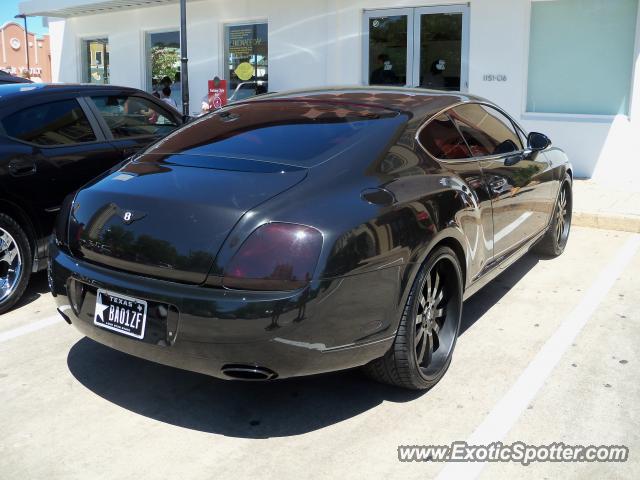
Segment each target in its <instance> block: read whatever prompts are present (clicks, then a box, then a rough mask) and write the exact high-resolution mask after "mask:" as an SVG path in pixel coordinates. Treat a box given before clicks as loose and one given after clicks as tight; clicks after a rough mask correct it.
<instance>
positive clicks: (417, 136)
mask: <svg viewBox="0 0 640 480" xmlns="http://www.w3.org/2000/svg"><path fill="white" fill-rule="evenodd" d="M462 105H481V106H484V107H489V108H493V109H495V110H496V111H498V112H500V113H501V114H502V115H504V116H505V117H506V118H507V119H508V120H510V121H511V124H512V127H513V130H514V131H515V133H516V136H518V138H520V133H522V136H523V137H524V138H525V139H526V138H527V137H528V134H527V131H526V130H525V129H524V128H522V126H521V125H520V124H519V123H518V122H516V121H515V120H514V119H513V117H512V116H511V115H509V114H508V113H507V112H506V111H505V110H504V109H502V108H500V107H498V106H497V105H494V104H492V103H490V102H486V101H482V100H472V101H462V102H456V103H454V104H452V105H449V106H447V107H446V108H443V109H442V110H439V111H438V112H436V113H435V114H433V115H430V116H429V118H428V119H427V120H425V121H424V122H423V123H422V125H421V126H420V127H418V129H417V130H416V134H415V136H414V139H415V141H416V143H417V144H418V145H419V146H420V148H421V149H422V151H424V152H426V153H427V155H429V157H431V158H433V159H434V160H436V161H438V162H443V163H469V162H477V161H480V160H491V159H499V158H504V157H508V156H511V155H514V154H517V153H519V152H525V151H527V148H528V146H527V145H526V144H523V150H517V151H515V152H509V153H501V154H497V155H484V156H480V157H473V156H472V157H469V158H462V159H457V160H448V159H444V158H438V157H435V156H434V155H433V154H431V152H429V150H427V148H426V147H425V146H424V145H423V144H422V142H421V141H420V134H421V133H422V131H423V130H424V129H425V128H427V127H428V126H429V124H430V123H431V122H432V121H433V120H435V119H436V118H438V117H439V116H440V115H442V114H445V113H446V114H447V115H448V112H449V111H450V110H453V109H454V108H457V107H460V106H462ZM454 125H455V122H454ZM456 128H457V126H456ZM458 134H459V135H460V136H461V137H462V139H463V140H464V141H465V143H466V142H467V141H466V139H465V138H464V135H462V132H460V130H458ZM467 148H469V145H468V144H467ZM469 150H470V151H471V148H469ZM471 153H472V152H471Z"/></svg>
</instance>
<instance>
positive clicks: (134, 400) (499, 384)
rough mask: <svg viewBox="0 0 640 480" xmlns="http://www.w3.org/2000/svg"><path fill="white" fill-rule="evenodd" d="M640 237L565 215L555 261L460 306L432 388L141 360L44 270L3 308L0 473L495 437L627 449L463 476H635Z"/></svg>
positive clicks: (211, 469)
mask: <svg viewBox="0 0 640 480" xmlns="http://www.w3.org/2000/svg"><path fill="white" fill-rule="evenodd" d="M637 244H638V242H637V237H636V236H634V235H632V234H628V233H623V232H611V231H604V230H589V229H581V228H575V229H574V230H573V232H572V238H571V239H570V241H569V245H568V247H567V250H566V252H565V254H564V255H563V256H562V257H560V258H559V259H555V260H545V259H540V258H538V257H536V256H534V255H527V256H526V257H525V258H523V259H522V260H521V261H519V262H518V263H517V264H515V265H514V266H513V267H512V268H510V269H509V270H507V271H506V272H505V273H504V274H503V275H502V276H501V277H499V278H498V279H497V280H496V281H495V282H493V283H492V284H491V285H490V286H488V287H487V288H485V289H484V290H482V291H481V292H480V293H478V294H477V295H476V296H474V297H473V298H472V299H470V300H469V301H468V302H467V303H466V304H465V311H464V318H463V323H464V324H463V333H462V335H461V337H460V339H459V342H458V346H457V348H456V353H455V355H454V359H453V363H452V366H451V368H450V370H449V372H448V374H447V375H446V377H445V378H444V379H443V381H442V382H441V383H440V384H438V385H437V386H436V387H435V388H434V389H432V390H431V391H429V392H426V393H417V392H407V391H403V390H398V389H394V388H392V387H387V386H384V385H378V384H376V383H372V382H370V381H369V380H367V379H366V378H363V377H362V376H361V375H360V374H359V373H358V372H357V371H350V372H343V373H336V374H328V375H321V376H316V377H311V378H302V379H293V380H287V381H279V382H273V383H268V384H248V383H232V382H223V381H219V380H215V379H211V378H208V377H206V376H202V375H197V374H192V373H189V372H183V371H180V370H176V369H172V368H168V367H163V366H159V365H155V364H152V363H148V362H145V361H142V360H138V359H136V358H133V357H129V356H127V355H124V354H121V353H119V352H116V351H113V350H110V349H108V348H106V347H103V346H101V345H99V344H97V343H95V342H92V341H90V340H88V339H85V338H82V337H81V336H80V335H79V334H78V333H76V331H75V330H74V329H73V328H72V327H70V326H68V325H67V324H65V323H64V322H63V321H62V320H61V319H60V320H59V321H57V322H55V323H51V321H50V320H49V319H50V318H52V316H53V315H54V313H55V309H54V307H53V300H52V299H51V297H50V296H49V295H48V294H47V293H46V279H45V278H44V276H43V275H42V276H37V277H35V282H34V284H33V285H32V286H31V288H30V291H29V293H28V296H27V298H26V300H25V301H24V302H23V304H22V306H21V307H20V308H18V309H16V310H14V311H12V312H10V313H8V314H5V315H4V316H3V317H2V318H1V319H0V404H1V405H2V419H1V420H2V421H1V422H0V472H2V473H1V476H2V478H7V479H14V478H15V479H27V478H47V479H58V478H64V479H73V478H82V479H88V478H118V479H127V478H138V479H139V478H189V479H201V478H203V479H204V478H207V479H209V478H228V477H233V478H245V477H253V478H265V477H267V478H268V477H275V478H301V477H303V478H326V477H330V478H336V477H339V476H342V475H345V474H348V475H349V477H353V478H395V477H400V476H402V477H403V478H420V479H424V478H432V477H435V476H437V475H439V474H440V475H441V478H453V477H452V471H453V470H452V468H455V467H456V466H457V464H456V465H453V464H449V465H447V466H445V465H444V464H438V463H433V462H422V463H406V462H405V463H401V462H399V461H398V457H397V455H398V454H397V448H398V446H399V445H435V444H444V445H447V444H450V443H451V442H453V441H465V440H473V439H481V440H487V439H491V438H495V437H499V438H500V439H501V440H502V441H503V443H505V444H509V443H512V442H516V441H522V442H526V443H529V444H534V445H541V444H550V443H553V442H564V443H566V444H580V445H590V444H594V445H601V444H618V445H626V446H628V447H629V449H630V458H629V461H628V462H626V463H537V464H533V465H529V466H527V467H524V466H521V465H519V464H495V463H492V464H487V465H486V466H485V467H484V469H479V468H477V467H478V465H471V466H469V465H468V464H462V467H461V469H460V470H458V471H456V476H455V478H474V477H476V476H480V478H496V477H497V478H532V479H533V478H542V477H549V478H555V477H563V478H584V477H592V476H593V477H598V478H601V477H605V478H614V477H615V478H640V460H638V458H639V457H638V452H640V433H639V432H640V428H639V427H640V405H639V404H638V402H637V399H638V398H640V384H639V383H638V381H637V379H638V376H639V374H640V356H639V354H638V347H637V345H639V344H640V314H639V313H638V306H640V250H638V249H637ZM621 252H622V253H621ZM38 322H39V323H38ZM34 325H36V326H35V327H34ZM523 402H525V403H523ZM480 466H481V465H480ZM443 468H444V470H443Z"/></svg>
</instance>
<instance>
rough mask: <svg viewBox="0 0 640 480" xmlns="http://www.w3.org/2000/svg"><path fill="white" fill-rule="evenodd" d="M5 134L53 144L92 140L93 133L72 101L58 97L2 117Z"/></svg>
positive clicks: (39, 143) (87, 121)
mask: <svg viewBox="0 0 640 480" xmlns="http://www.w3.org/2000/svg"><path fill="white" fill-rule="evenodd" d="M2 127H3V128H4V131H5V132H6V134H7V136H9V137H12V138H15V139H18V140H22V141H24V142H29V143H35V144H36V145H43V146H55V145H70V144H77V143H86V142H93V141H95V140H96V135H95V133H94V132H93V129H92V128H91V125H90V124H89V120H88V119H87V117H86V115H85V114H84V112H83V111H82V108H80V104H79V103H78V102H77V101H76V100H75V99H73V100H62V101H59V102H49V103H44V104H42V105H36V106H33V107H29V108H25V109H24V110H20V111H19V112H16V113H13V114H11V115H8V116H7V117H5V118H4V119H2Z"/></svg>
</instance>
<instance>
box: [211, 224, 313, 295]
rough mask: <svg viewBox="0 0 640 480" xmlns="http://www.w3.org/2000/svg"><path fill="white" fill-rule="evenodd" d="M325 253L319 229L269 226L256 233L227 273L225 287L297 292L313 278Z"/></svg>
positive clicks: (242, 248) (232, 262)
mask: <svg viewBox="0 0 640 480" xmlns="http://www.w3.org/2000/svg"><path fill="white" fill-rule="evenodd" d="M321 249H322V234H321V233H320V232H319V231H318V230H316V229H315V228H311V227H306V226H303V225H295V224H291V223H268V224H265V225H262V226H261V227H259V228H257V229H256V230H254V232H253V233H252V234H251V235H249V238H247V240H246V241H245V242H244V243H243V244H242V246H241V247H240V250H238V252H237V253H236V254H235V255H234V257H233V258H232V259H231V262H230V263H229V265H228V266H227V268H226V269H225V273H224V279H223V285H224V286H225V287H227V288H233V289H242V290H271V291H281V290H296V289H298V288H302V287H304V286H305V285H307V284H308V283H309V282H310V281H311V278H312V277H313V272H314V270H315V268H316V264H317V263H318V257H319V256H320V250H321Z"/></svg>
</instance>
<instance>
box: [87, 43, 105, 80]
mask: <svg viewBox="0 0 640 480" xmlns="http://www.w3.org/2000/svg"><path fill="white" fill-rule="evenodd" d="M83 51H84V74H83V78H82V81H83V82H85V83H98V84H107V83H109V40H108V39H106V38H96V39H92V40H84V41H83Z"/></svg>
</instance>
